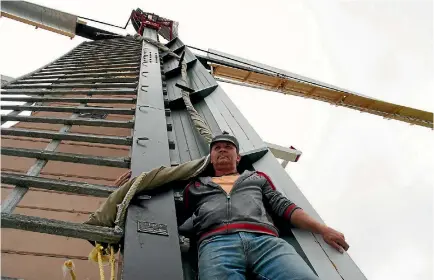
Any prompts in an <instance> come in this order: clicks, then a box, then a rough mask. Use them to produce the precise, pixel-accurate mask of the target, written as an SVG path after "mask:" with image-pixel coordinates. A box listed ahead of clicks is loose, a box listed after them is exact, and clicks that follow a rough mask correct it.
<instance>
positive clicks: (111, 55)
mask: <svg viewBox="0 0 434 280" xmlns="http://www.w3.org/2000/svg"><path fill="white" fill-rule="evenodd" d="M140 53H141V52H140V51H133V52H120V53H116V52H110V53H91V54H84V55H80V54H70V55H68V56H65V57H64V59H69V60H73V59H96V58H114V57H122V56H140Z"/></svg>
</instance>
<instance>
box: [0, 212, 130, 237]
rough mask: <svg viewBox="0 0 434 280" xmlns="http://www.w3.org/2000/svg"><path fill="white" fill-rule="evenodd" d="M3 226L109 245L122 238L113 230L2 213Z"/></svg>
mask: <svg viewBox="0 0 434 280" xmlns="http://www.w3.org/2000/svg"><path fill="white" fill-rule="evenodd" d="M1 226H2V228H13V229H19V230H25V231H33V232H40V233H47V234H53V235H60V236H66V237H73V238H78V239H84V240H92V241H97V242H104V243H109V244H117V243H118V242H119V241H120V239H121V237H122V234H121V233H116V232H115V231H114V229H112V228H107V227H99V226H90V225H86V224H81V223H80V224H78V223H71V222H65V221H59V220H53V219H45V218H39V217H32V216H25V215H19V214H6V213H1Z"/></svg>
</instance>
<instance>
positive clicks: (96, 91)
mask: <svg viewBox="0 0 434 280" xmlns="http://www.w3.org/2000/svg"><path fill="white" fill-rule="evenodd" d="M0 93H1V94H29V95H45V94H50V95H54V94H84V95H95V94H98V95H105V94H110V95H112V94H116V95H123V94H125V95H136V94H137V90H134V89H80V90H70V89H51V90H42V89H35V90H32V89H20V90H17V89H11V90H4V91H1V92H0Z"/></svg>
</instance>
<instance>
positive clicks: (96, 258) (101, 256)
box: [73, 243, 116, 280]
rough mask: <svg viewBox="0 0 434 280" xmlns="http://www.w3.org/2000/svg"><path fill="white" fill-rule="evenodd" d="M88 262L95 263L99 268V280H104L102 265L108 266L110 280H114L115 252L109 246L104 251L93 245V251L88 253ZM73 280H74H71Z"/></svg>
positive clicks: (100, 246)
mask: <svg viewBox="0 0 434 280" xmlns="http://www.w3.org/2000/svg"><path fill="white" fill-rule="evenodd" d="M89 261H93V262H97V263H98V268H99V275H100V280H104V279H105V275H104V266H105V265H104V264H105V263H109V264H110V280H115V272H116V271H115V261H116V260H115V250H114V248H113V246H111V245H109V246H108V248H106V249H105V250H104V247H103V246H102V245H100V244H98V243H96V244H95V247H94V248H93V250H92V251H91V252H90V253H89ZM73 280H75V279H73Z"/></svg>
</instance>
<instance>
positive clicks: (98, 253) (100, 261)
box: [96, 243, 105, 280]
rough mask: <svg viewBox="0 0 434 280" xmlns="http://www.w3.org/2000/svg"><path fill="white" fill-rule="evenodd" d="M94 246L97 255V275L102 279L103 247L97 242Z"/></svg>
mask: <svg viewBox="0 0 434 280" xmlns="http://www.w3.org/2000/svg"><path fill="white" fill-rule="evenodd" d="M96 247H97V256H98V266H99V277H100V279H101V280H104V279H105V277H104V267H103V265H102V255H101V252H102V249H103V247H102V246H101V245H99V244H98V243H97V244H96Z"/></svg>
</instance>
